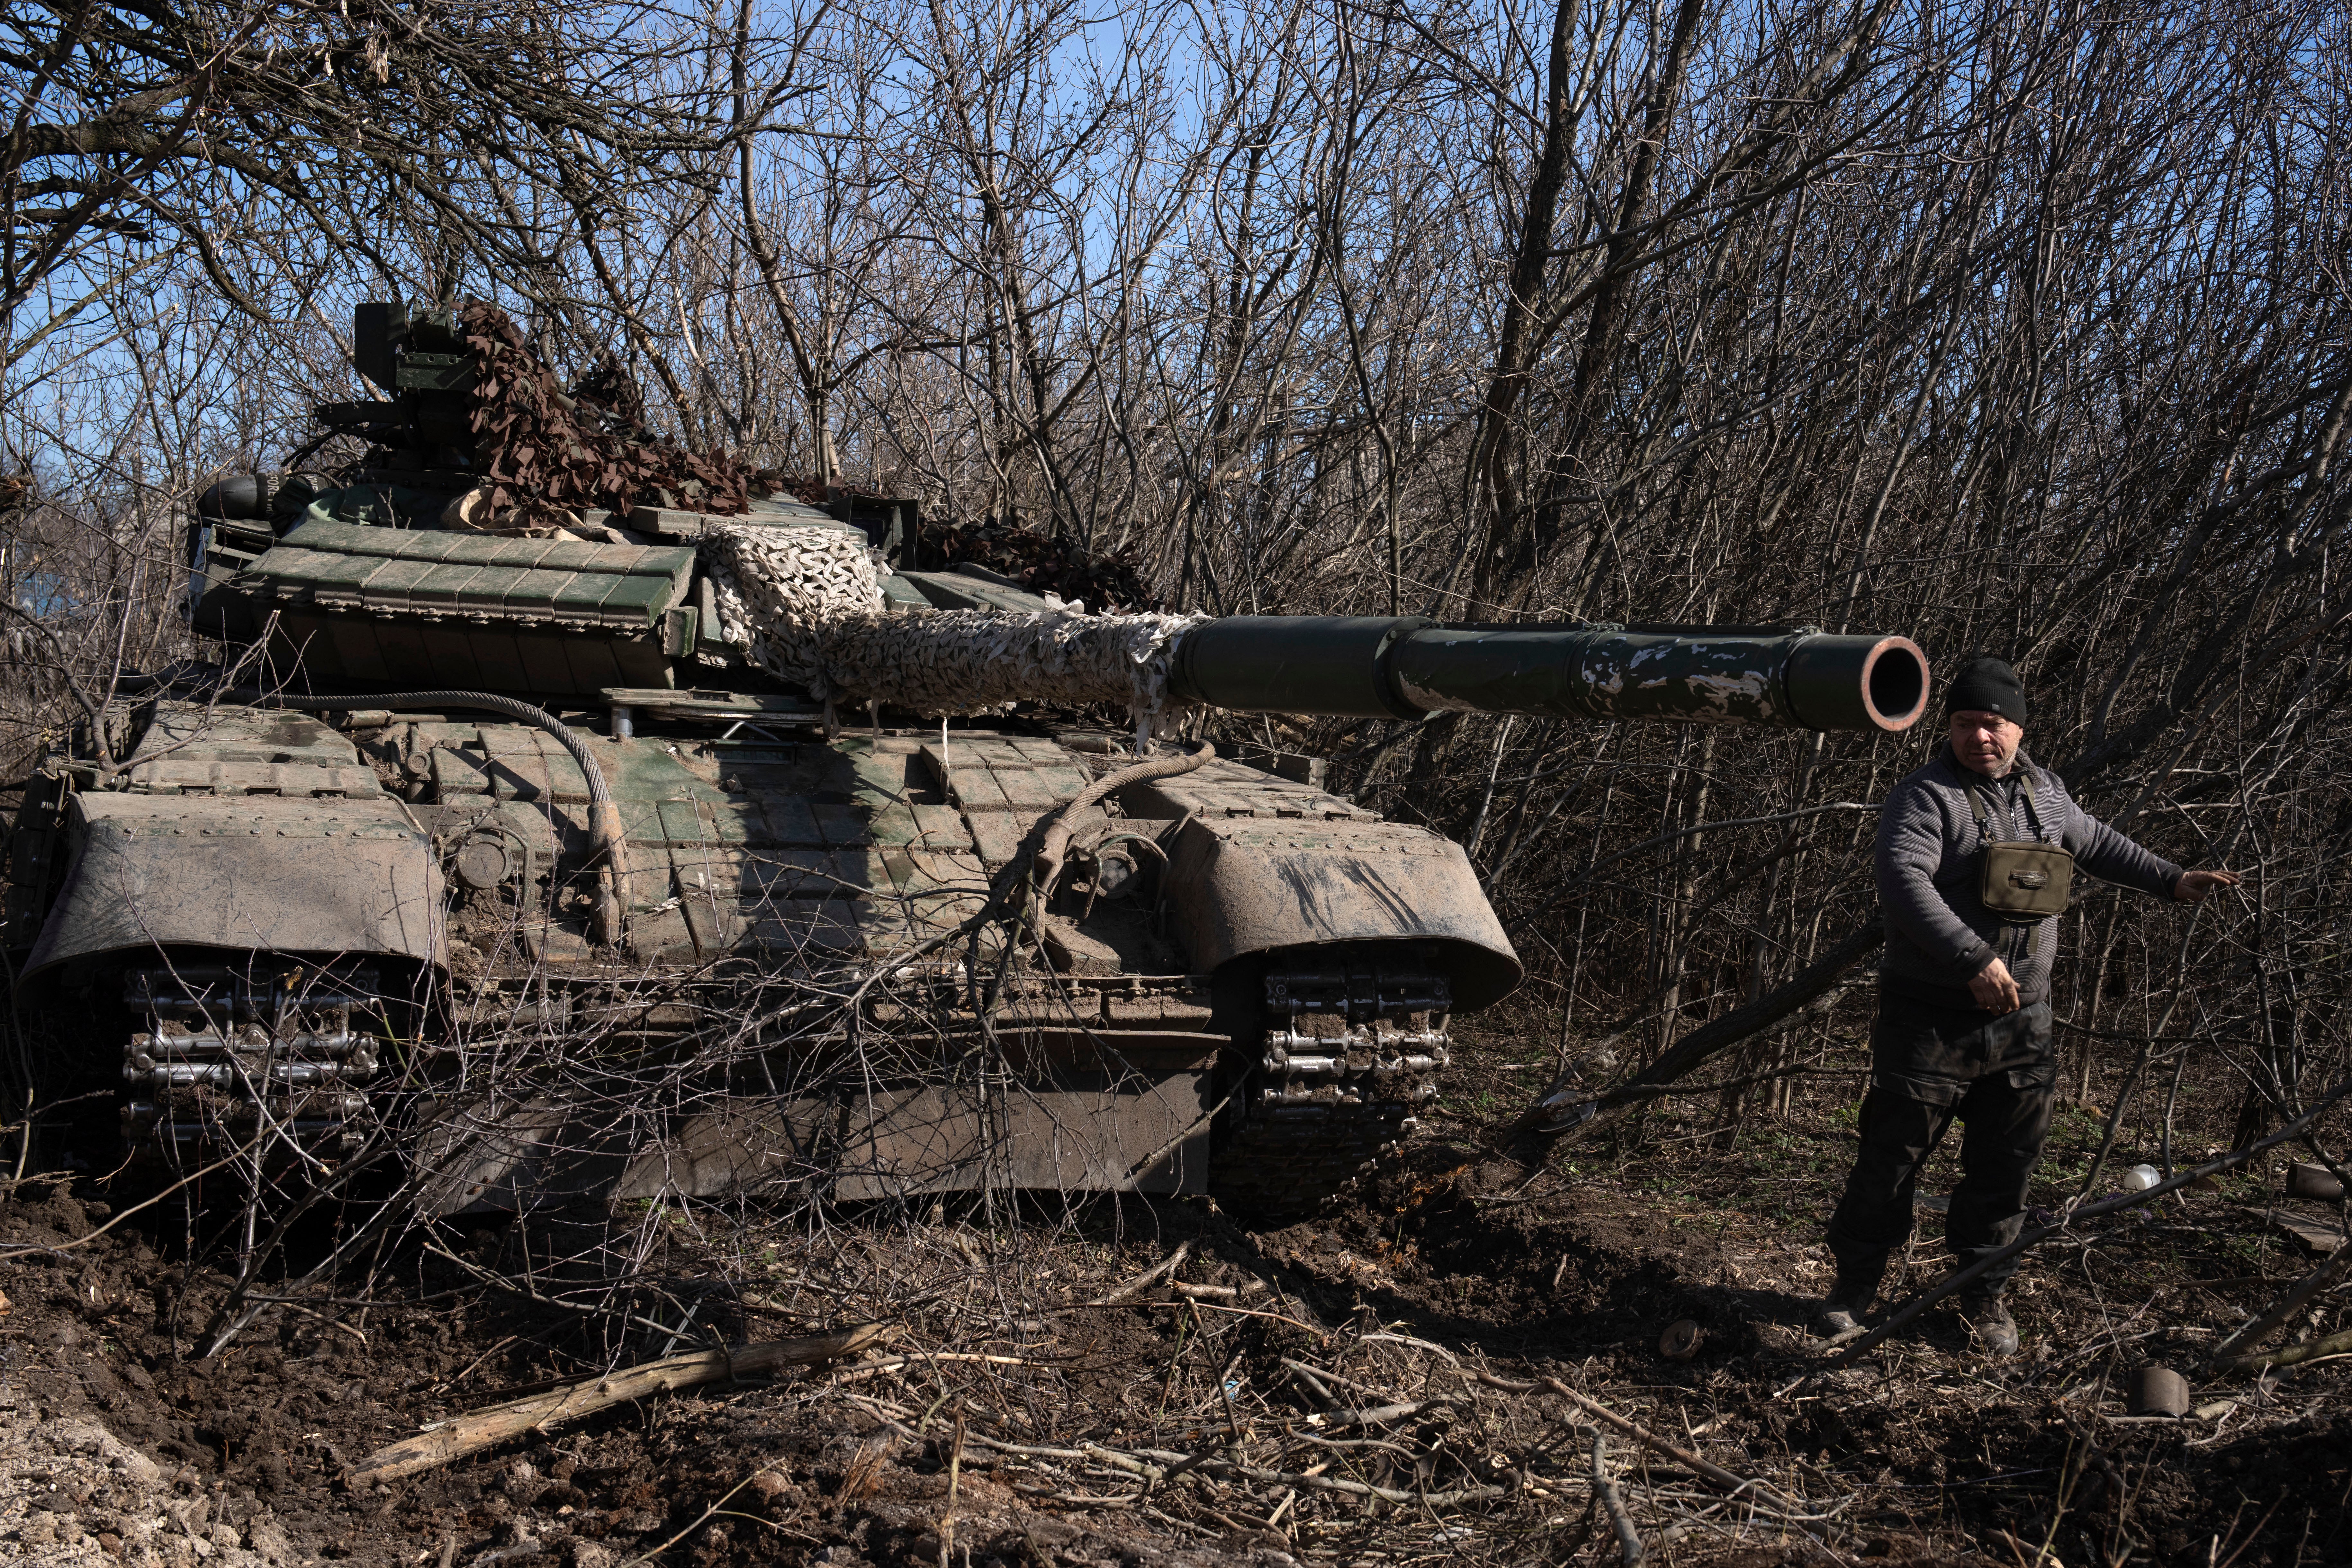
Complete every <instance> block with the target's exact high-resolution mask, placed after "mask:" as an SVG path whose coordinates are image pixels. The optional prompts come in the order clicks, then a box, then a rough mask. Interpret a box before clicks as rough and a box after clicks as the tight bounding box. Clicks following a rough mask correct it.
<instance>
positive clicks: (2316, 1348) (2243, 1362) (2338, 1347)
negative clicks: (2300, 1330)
mask: <svg viewBox="0 0 2352 1568" xmlns="http://www.w3.org/2000/svg"><path fill="white" fill-rule="evenodd" d="M2343 1351H2352V1329H2347V1330H2346V1331H2344V1332H2342V1333H2340V1334H2329V1335H2328V1336H2327V1337H2326V1339H2319V1340H2305V1341H2304V1342H2302V1343H2301V1344H2294V1345H2282V1346H2281V1347H2279V1348H2278V1349H2277V1350H2274V1351H2256V1352H2253V1353H2252V1354H2251V1355H2241V1356H2231V1358H2230V1359H2229V1360H2227V1361H2221V1360H2219V1359H2216V1361H2215V1362H2214V1363H2213V1364H2214V1365H2215V1366H2216V1367H2218V1368H2220V1369H2221V1370H2222V1371H2225V1372H2238V1371H2242V1370H2243V1369H2245V1368H2248V1367H2257V1366H2293V1365H2294V1363H2297V1362H2299V1361H2309V1360H2311V1359H2312V1358H2313V1357H2315V1356H2324V1355H2336V1354H2337V1353H2338V1352H2343Z"/></svg>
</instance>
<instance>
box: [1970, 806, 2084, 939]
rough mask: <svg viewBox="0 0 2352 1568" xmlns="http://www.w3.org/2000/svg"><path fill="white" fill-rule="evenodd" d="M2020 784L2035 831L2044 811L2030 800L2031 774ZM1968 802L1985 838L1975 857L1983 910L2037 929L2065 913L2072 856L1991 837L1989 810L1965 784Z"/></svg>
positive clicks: (2030, 842)
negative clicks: (2057, 915)
mask: <svg viewBox="0 0 2352 1568" xmlns="http://www.w3.org/2000/svg"><path fill="white" fill-rule="evenodd" d="M2019 782H2020V783H2021V784H2023V786H2024V788H2025V803H2026V805H2027V807H2028V808H2029V809H2030V810H2032V813H2033V818H2034V827H2035V828H2036V830H2037V831H2038V830H2040V828H2041V826H2042V808H2041V803H2040V802H2038V801H2036V800H2035V799H2034V798H2033V775H2032V773H2021V774H2020V775H2019ZM1969 801H1970V802H1971V803H1972V804H1973V805H1975V807H1976V816H1977V830H1978V831H1979V833H1980V834H1981V835H1982V836H1983V839H1984V847H1983V848H1982V849H1981V850H1980V851H1979V855H1978V867H1979V869H1978V883H1977V896H1978V897H1979V898H1980V899H1981V900H1984V907H1985V908H1987V909H1989V910H1992V911H1993V912H1994V913H1995V914H1997V915H1999V916H2000V917H2001V919H2002V920H2003V921H2007V922H2008V923H2010V924H2011V925H2034V926H2039V925H2040V924H2041V923H2042V921H2045V920H2048V919H2049V918H2050V917H2051V916H2052V915H2055V914H2063V912H2065V909H2066V897H2067V895H2068V894H2069V893H2070V892H2072V891H2073V890H2074V856H2073V855H2072V854H2070V853H2068V851H2067V850H2066V849H2065V847H2063V846H2061V845H2057V844H2050V843H2046V842H2044V841H2043V840H2042V839H2039V838H1995V837H1993V836H1992V813H1991V810H1990V807H1989V806H1988V805H1986V803H1985V798H1984V795H1983V794H1982V793H1981V792H1979V789H1978V788H1977V786H1976V784H1973V783H1971V784H1969ZM2028 951H2031V949H2030V948H2029V950H2028Z"/></svg>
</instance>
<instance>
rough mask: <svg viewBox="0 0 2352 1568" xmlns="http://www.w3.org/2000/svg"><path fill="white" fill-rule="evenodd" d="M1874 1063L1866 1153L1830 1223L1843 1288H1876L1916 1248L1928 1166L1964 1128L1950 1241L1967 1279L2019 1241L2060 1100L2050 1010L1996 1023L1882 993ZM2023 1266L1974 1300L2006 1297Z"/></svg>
mask: <svg viewBox="0 0 2352 1568" xmlns="http://www.w3.org/2000/svg"><path fill="white" fill-rule="evenodd" d="M1870 1052H1871V1085H1870V1093H1869V1094H1868V1095H1867V1096H1866V1097H1865V1098H1864V1100H1863V1102H1862V1149H1861V1151H1860V1152H1859V1153H1857V1154H1856V1155H1855V1157H1854V1162H1853V1173H1851V1174H1849V1175H1848V1176H1847V1177H1846V1183H1845V1195H1844V1196H1843V1198H1841V1199H1839V1201H1838V1206H1837V1212H1836V1213H1835V1214H1833V1215H1831V1216H1830V1232H1829V1244H1830V1251H1831V1252H1832V1254H1834V1255H1835V1256H1836V1258H1837V1262H1838V1274H1839V1276H1840V1278H1842V1279H1865V1278H1869V1279H1874V1278H1875V1277H1876V1275H1877V1273H1878V1271H1879V1270H1880V1269H1882V1268H1885V1263H1886V1257H1887V1254H1889V1253H1890V1252H1892V1251H1894V1250H1895V1248H1896V1247H1901V1246H1902V1245H1903V1244H1904V1243H1906V1242H1907V1241H1909V1240H1910V1239H1911V1215H1912V1203H1913V1194H1914V1191H1915V1189H1916V1187H1917V1185H1918V1181H1919V1167H1920V1166H1922V1165H1924V1164H1926V1163H1927V1157H1928V1156H1929V1155H1930V1154H1932V1153H1934V1152H1935V1151H1936V1145H1937V1144H1938V1143H1940V1142H1943V1138H1944V1133H1945V1131H1946V1130H1947V1129H1948V1128H1949V1127H1950V1126H1951V1124H1952V1122H1953V1121H1954V1120H1955V1119H1956V1118H1957V1119H1958V1121H1960V1122H1961V1123H1962V1124H1963V1126H1964V1127H1965V1129H1966V1131H1965V1134H1964V1135H1963V1137H1962V1139H1961V1142H1960V1184H1959V1185H1958V1187H1957V1188H1955V1189H1954V1190H1953V1193H1952V1197H1951V1208H1950V1209H1949V1211H1948V1213H1947V1214H1946V1215H1945V1216H1944V1235H1945V1237H1946V1238H1947V1239H1948V1240H1949V1241H1950V1243H1951V1247H1952V1250H1953V1251H1954V1252H1955V1253H1957V1254H1958V1257H1959V1261H1960V1266H1961V1267H1963V1268H1965V1267H1967V1266H1968V1265H1969V1264H1971V1263H1974V1262H1975V1261H1977V1259H1979V1258H1982V1257H1984V1256H1985V1255H1986V1254H1987V1253H1990V1252H1995V1251H1998V1250H1999V1249H2000V1248H2001V1247H2006V1246H2008V1245H2009V1244H2010V1243H2011V1242H2012V1241H2015V1240H2016V1239H2017V1233H2018V1230H2019V1228H2020V1227H2021V1225H2022V1224H2023V1221H2024V1216H2025V1192H2026V1184H2028V1183H2029V1182H2030V1181H2032V1177H2033V1168H2034V1167H2035V1166H2036V1165H2038V1164H2040V1163H2041V1162H2042V1143H2043V1142H2044V1140H2046V1139H2047V1138H2048V1137H2049V1134H2050V1112H2051V1109H2052V1104H2053V1100H2054V1099H2055V1098H2056V1090H2057V1085H2058V1056H2057V1050H2056V1036H2055V1031H2054V1030H2053V1028H2052V1027H2051V1023H2050V1004H2049V1003H2047V1002H2036V1003H2034V1004H2032V1005H2031V1006H2027V1007H2022V1008H2020V1009H2019V1010H2018V1011H2017V1012H2014V1013H2011V1014H2008V1015H2006V1016H1994V1015H1992V1014H1990V1013H1986V1012H1983V1011H1981V1010H1979V1009H1976V1008H1950V1007H1943V1006H1938V1005H1934V1004H1931V1003H1927V1002H1921V1001H1918V1000H1916V999H1915V998H1911V997H1907V996H1903V995H1900V994H1895V993H1887V992H1882V993H1881V994H1880V996H1879V1005H1878V1022H1877V1024H1876V1026H1874V1028H1873V1029H1872V1031H1871V1037H1870ZM2016 1267H2017V1266H2016V1260H2015V1259H2011V1260H2010V1261H2009V1262H2007V1263H2004V1264H1999V1265H1996V1266H1995V1267H1994V1268H1991V1269H1990V1270H1989V1271H1988V1272H1987V1273H1985V1274H1984V1275H1982V1276H1980V1277H1979V1280H1978V1282H1977V1283H1976V1284H1975V1285H1974V1286H1972V1287H1971V1288H1970V1291H1969V1293H1970V1294H1972V1295H1990V1294H1992V1293H1993V1292H1995V1291H1998V1290H1999V1289H2000V1288H2001V1287H2002V1286H2003V1285H2005V1284H2007V1283H2008V1281H2009V1277H2010V1275H2011V1274H2012V1273H2014V1272H2015V1271H2016Z"/></svg>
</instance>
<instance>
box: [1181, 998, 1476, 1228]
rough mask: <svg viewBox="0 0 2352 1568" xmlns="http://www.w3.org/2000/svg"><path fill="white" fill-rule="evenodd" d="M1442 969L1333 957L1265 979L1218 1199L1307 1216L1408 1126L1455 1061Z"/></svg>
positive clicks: (1277, 1214) (1224, 1144)
mask: <svg viewBox="0 0 2352 1568" xmlns="http://www.w3.org/2000/svg"><path fill="white" fill-rule="evenodd" d="M1451 1007H1452V998H1451V995H1450V993H1449V991H1448V988H1447V985H1446V981H1445V977H1444V975H1443V974H1439V973H1435V972H1434V971H1433V970H1432V969H1429V968H1426V967H1419V966H1416V967H1411V968H1406V967H1402V966H1390V967H1386V968H1383V967H1381V966H1378V965H1376V964H1375V963H1373V962H1370V961H1355V960H1347V961H1335V962H1332V963H1328V964H1325V965H1322V966H1318V967H1312V968H1306V967H1301V968H1287V969H1277V970H1276V971H1274V972H1273V973H1269V974H1267V976H1266V978H1265V1052H1264V1055H1263V1057H1262V1058H1260V1060H1259V1063H1258V1065H1257V1067H1256V1068H1255V1069H1254V1070H1253V1071H1252V1072H1251V1073H1250V1075H1249V1078H1248V1079H1246V1080H1245V1081H1244V1084H1243V1087H1242V1092H1241V1094H1240V1095H1239V1096H1238V1097H1237V1098H1236V1100H1235V1102H1234V1110H1232V1111H1231V1112H1229V1113H1228V1116H1227V1118H1226V1119H1225V1121H1224V1124H1223V1126H1221V1127H1220V1129H1219V1131H1218V1136H1217V1142H1216V1146H1215V1150H1214V1152H1213V1154H1212V1156H1211V1159H1210V1164H1209V1190H1210V1192H1211V1193H1213V1194H1214V1195H1215V1197H1216V1199H1217V1202H1218V1203H1219V1204H1220V1205H1223V1206H1224V1207H1226V1208H1229V1209H1231V1210H1233V1211H1234V1212H1235V1213H1237V1214H1240V1215H1245V1216H1247V1217H1250V1218H1253V1219H1259V1220H1267V1221H1276V1222H1280V1221H1285V1220H1291V1219H1297V1218H1301V1217H1304V1216H1305V1215H1309V1214H1312V1213H1313V1212H1314V1211H1315V1210H1317V1209H1318V1208H1320V1207H1321V1206H1322V1205H1324V1204H1325V1203H1327V1202H1328V1201H1329V1200H1330V1199H1332V1198H1333V1197H1336V1196H1338V1195H1339V1194H1340V1193H1341V1192H1342V1191H1344V1190H1345V1189H1346V1188H1347V1187H1348V1186H1349V1184H1351V1183H1353V1182H1354V1181H1356V1180H1357V1179H1358V1178H1359V1177H1360V1176H1362V1175H1364V1174H1366V1173H1369V1172H1370V1170H1371V1169H1372V1168H1373V1166H1374V1165H1375V1164H1376V1163H1378V1161H1379V1160H1380V1159H1381V1156H1382V1155H1384V1154H1386V1153H1388V1152H1390V1151H1391V1150H1392V1149H1394V1148H1395V1147H1396V1146H1397V1145H1398V1144H1400V1143H1402V1142H1403V1141H1404V1138H1405V1135H1406V1134H1407V1133H1409V1132H1411V1131H1412V1128H1413V1125H1414V1120H1415V1116H1416V1113H1417V1112H1418V1111H1419V1110H1420V1109H1421V1108H1422V1107H1423V1106H1424V1105H1426V1104H1428V1103H1429V1101H1431V1100H1434V1099H1435V1098H1436V1097H1437V1075H1438V1073H1439V1071H1440V1070H1442V1069H1443V1068H1444V1067H1445V1065H1446V1063H1447V1061H1448V1060H1449V1058H1448V1056H1447V1052H1446V1046H1445V1019H1446V1014H1447V1013H1448V1011H1449V1010H1450V1009H1451Z"/></svg>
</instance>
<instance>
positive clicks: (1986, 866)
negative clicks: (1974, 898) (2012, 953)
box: [1977, 838, 2074, 922]
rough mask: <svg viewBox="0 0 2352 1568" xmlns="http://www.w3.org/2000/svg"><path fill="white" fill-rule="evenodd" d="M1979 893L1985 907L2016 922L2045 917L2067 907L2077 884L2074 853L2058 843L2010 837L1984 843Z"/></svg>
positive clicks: (2039, 919) (2061, 912)
mask: <svg viewBox="0 0 2352 1568" xmlns="http://www.w3.org/2000/svg"><path fill="white" fill-rule="evenodd" d="M2073 887H2074V856H2072V855H2070V854H2068V853H2067V852H2066V851H2065V850H2064V849H2062V848H2060V847H2058V846H2057V845H2055V844H2043V843H2041V842H2038V841H2037V840H2034V839H2031V838H2026V839H2010V840H2000V841H1996V842H1993V843H1990V844H1987V845H1986V846H1985V847H1984V862H1983V873H1982V880H1981V882H1980V883H1979V887H1978V889H1977V890H1978V895H1979V897H1980V898H1982V899H1983V900H1984V906H1985V908H1987V909H1989V910H1993V911H1994V912H1995V913H1997V914H2000V915H2001V916H2002V917H2004V918H2005V919H2007V920H2010V921H2015V922H2023V921H2044V920H2047V919H2049V918H2050V917H2051V916H2052V915H2055V914H2063V913H2064V912H2065V910H2066V895H2067V893H2068V892H2069V890H2071V889H2073Z"/></svg>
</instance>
